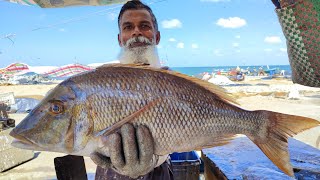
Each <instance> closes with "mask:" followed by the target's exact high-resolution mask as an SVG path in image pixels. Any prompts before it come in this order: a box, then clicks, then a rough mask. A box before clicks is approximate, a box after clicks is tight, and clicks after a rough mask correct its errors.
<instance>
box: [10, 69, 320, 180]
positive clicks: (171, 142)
mask: <svg viewBox="0 0 320 180" xmlns="http://www.w3.org/2000/svg"><path fill="white" fill-rule="evenodd" d="M128 122H130V123H133V124H134V125H141V124H143V125H145V126H147V127H148V128H149V129H150V131H151V134H152V136H153V139H154V151H155V153H156V154H158V155H165V154H169V153H172V152H185V151H190V150H194V149H202V148H206V147H212V146H215V145H218V144H223V143H227V142H228V141H229V140H230V139H232V138H233V137H234V135H236V134H245V135H247V136H248V137H249V138H250V139H251V140H252V141H253V142H254V143H255V144H256V145H257V146H258V147H259V148H260V149H261V150H262V151H263V152H264V153H265V154H266V155H267V156H268V157H269V158H270V159H271V160H272V162H274V164H276V165H277V166H278V167H279V168H280V169H281V170H282V171H284V172H285V173H287V174H288V175H290V176H293V170H292V167H291V165H290V162H289V154H288V150H287V149H288V143H287V139H288V137H290V136H293V135H294V134H296V133H298V132H300V131H303V130H305V129H309V128H312V127H315V126H318V125H319V122H318V121H316V120H313V119H310V118H306V117H299V116H293V115H286V114H281V113H276V112H270V111H263V110H261V111H247V110H243V109H241V108H240V107H239V106H238V105H236V102H235V101H233V100H232V99H231V98H230V97H229V96H227V95H226V93H225V92H224V91H223V90H221V89H220V88H219V87H218V86H215V85H213V84H210V83H208V82H205V81H202V80H198V79H196V78H192V77H189V76H186V75H183V74H179V73H176V72H171V71H167V70H159V69H153V68H149V67H141V66H134V65H106V66H102V67H99V68H97V69H96V70H93V71H90V72H86V73H83V74H79V75H76V76H73V77H71V78H69V79H67V80H65V81H63V82H62V83H60V84H59V85H57V86H56V87H55V88H54V89H53V90H52V91H51V92H50V93H49V94H48V95H47V96H46V97H45V98H44V99H43V100H42V101H41V102H40V103H39V105H38V106H37V107H36V108H34V109H33V110H32V111H31V112H30V114H29V115H28V116H27V117H26V118H25V119H24V120H23V121H22V122H21V123H20V124H18V126H17V127H16V128H14V129H13V131H12V132H11V135H12V136H13V137H15V138H16V139H17V141H16V142H15V143H14V145H15V146H17V147H21V148H27V149H34V150H43V151H57V152H63V153H68V154H75V155H84V156H89V155H90V154H91V153H92V152H93V151H95V150H97V149H99V148H101V145H100V144H101V143H100V142H101V138H100V137H101V136H102V135H104V136H107V135H109V134H111V133H113V132H115V131H117V130H118V129H119V127H121V126H122V125H123V124H125V123H128Z"/></svg>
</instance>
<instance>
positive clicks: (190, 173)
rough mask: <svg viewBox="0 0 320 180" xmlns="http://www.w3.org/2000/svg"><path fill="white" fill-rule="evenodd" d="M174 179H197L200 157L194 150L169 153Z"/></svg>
mask: <svg viewBox="0 0 320 180" xmlns="http://www.w3.org/2000/svg"><path fill="white" fill-rule="evenodd" d="M170 158H171V162H172V168H173V176H174V179H175V180H198V179H199V175H200V164H201V159H200V157H199V156H198V154H197V153H196V152H195V151H190V152H184V153H172V154H170Z"/></svg>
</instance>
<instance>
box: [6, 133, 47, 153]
mask: <svg viewBox="0 0 320 180" xmlns="http://www.w3.org/2000/svg"><path fill="white" fill-rule="evenodd" d="M9 135H10V136H12V137H13V138H15V139H14V140H13V142H12V143H11V145H12V146H14V147H16V148H21V149H30V150H35V149H36V150H43V148H41V147H39V146H38V145H36V144H35V143H33V142H32V141H30V140H29V139H27V138H25V137H24V136H21V135H20V134H17V133H16V132H15V131H14V129H13V130H12V131H11V132H10V134H9Z"/></svg>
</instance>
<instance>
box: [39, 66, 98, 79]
mask: <svg viewBox="0 0 320 180" xmlns="http://www.w3.org/2000/svg"><path fill="white" fill-rule="evenodd" d="M92 69H93V68H91V67H89V66H84V65H81V64H69V65H66V66H62V67H59V68H57V69H54V70H52V71H49V72H47V73H45V74H44V75H47V76H51V77H66V76H73V75H76V74H78V73H82V72H85V71H89V70H92Z"/></svg>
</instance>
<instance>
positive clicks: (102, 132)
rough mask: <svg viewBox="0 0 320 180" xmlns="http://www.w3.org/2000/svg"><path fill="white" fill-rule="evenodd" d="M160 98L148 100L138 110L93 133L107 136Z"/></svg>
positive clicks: (153, 104)
mask: <svg viewBox="0 0 320 180" xmlns="http://www.w3.org/2000/svg"><path fill="white" fill-rule="evenodd" d="M159 100H160V99H155V100H153V101H151V102H149V103H148V104H147V105H145V106H143V107H142V108H141V109H139V110H138V111H136V112H134V113H132V114H130V115H129V116H127V117H125V118H123V119H122V120H121V121H118V122H116V123H115V124H113V125H112V126H110V127H108V128H106V129H104V130H102V131H100V132H98V133H96V134H95V136H96V137H98V136H101V135H103V136H108V135H110V134H112V133H114V132H116V131H117V130H118V129H120V127H121V126H122V125H124V124H126V123H129V122H130V121H132V120H133V119H135V118H136V117H138V116H139V115H140V114H141V113H143V112H145V111H147V110H149V109H150V108H151V107H153V106H155V105H156V104H157V102H159Z"/></svg>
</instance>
